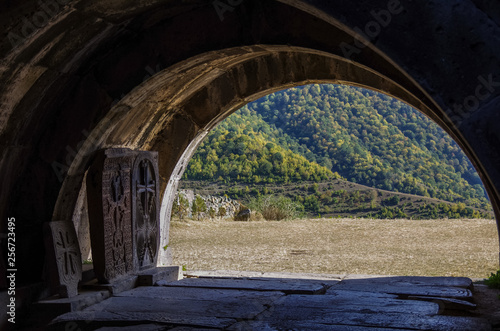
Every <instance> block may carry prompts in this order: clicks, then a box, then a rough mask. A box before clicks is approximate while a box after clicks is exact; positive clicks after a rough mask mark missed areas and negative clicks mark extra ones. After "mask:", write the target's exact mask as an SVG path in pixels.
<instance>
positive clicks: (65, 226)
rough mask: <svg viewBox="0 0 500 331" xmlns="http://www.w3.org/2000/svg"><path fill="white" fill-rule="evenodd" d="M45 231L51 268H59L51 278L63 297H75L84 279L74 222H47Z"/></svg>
mask: <svg viewBox="0 0 500 331" xmlns="http://www.w3.org/2000/svg"><path fill="white" fill-rule="evenodd" d="M45 231H47V232H48V233H46V234H45V237H46V238H47V241H46V243H47V246H46V249H47V252H48V253H49V254H48V257H49V259H48V263H49V268H50V270H57V274H56V273H54V272H53V273H52V274H51V278H52V279H51V280H52V282H53V283H54V284H55V286H57V287H58V292H59V295H60V296H61V297H63V298H71V297H74V296H76V295H78V282H79V281H80V280H81V279H82V257H81V254H80V245H79V244H78V238H77V236H76V231H75V227H74V226H73V223H72V222H62V221H57V222H50V223H47V225H46V227H45Z"/></svg>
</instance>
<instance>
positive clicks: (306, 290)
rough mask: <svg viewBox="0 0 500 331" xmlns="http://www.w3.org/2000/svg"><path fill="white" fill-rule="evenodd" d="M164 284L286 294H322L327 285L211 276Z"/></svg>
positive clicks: (285, 280) (296, 281)
mask: <svg viewBox="0 0 500 331" xmlns="http://www.w3.org/2000/svg"><path fill="white" fill-rule="evenodd" d="M163 286H173V287H198V288H218V289H237V290H252V291H281V292H283V293H286V294H320V293H324V292H325V290H326V286H325V285H323V283H322V281H304V280H295V279H293V280H290V279H272V278H268V279H263V278H260V279H255V278H254V279H246V278H235V279H210V278H185V279H182V280H180V281H177V282H170V283H165V284H164V285H163Z"/></svg>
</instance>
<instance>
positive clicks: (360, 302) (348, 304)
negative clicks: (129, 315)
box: [273, 293, 439, 316]
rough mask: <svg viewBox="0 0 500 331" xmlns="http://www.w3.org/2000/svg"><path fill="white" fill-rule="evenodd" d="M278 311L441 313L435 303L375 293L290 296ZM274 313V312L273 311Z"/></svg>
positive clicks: (281, 302)
mask: <svg viewBox="0 0 500 331" xmlns="http://www.w3.org/2000/svg"><path fill="white" fill-rule="evenodd" d="M275 305H276V307H278V308H276V311H279V310H280V309H285V310H286V309H291V310H293V311H299V310H300V309H301V308H306V309H307V310H309V309H323V310H324V311H328V312H360V311H363V312H365V313H371V314H382V313H400V314H419V315H422V316H424V315H425V316H434V315H437V314H438V313H439V305H438V304H437V303H433V302H426V301H414V300H400V299H393V298H378V297H376V295H373V293H365V296H353V297H350V296H349V295H348V293H346V295H343V296H334V295H290V296H286V297H283V298H281V299H279V300H278V301H276V302H275ZM273 312H274V311H273Z"/></svg>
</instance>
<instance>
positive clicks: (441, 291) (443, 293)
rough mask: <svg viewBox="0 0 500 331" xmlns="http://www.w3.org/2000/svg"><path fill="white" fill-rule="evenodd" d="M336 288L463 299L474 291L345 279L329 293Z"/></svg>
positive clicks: (330, 290) (467, 297)
mask: <svg viewBox="0 0 500 331" xmlns="http://www.w3.org/2000/svg"><path fill="white" fill-rule="evenodd" d="M335 290H349V291H362V292H381V293H389V294H396V295H400V296H429V297H440V298H441V297H445V298H454V299H461V300H472V292H471V291H470V290H468V289H465V288H460V287H446V286H418V285H405V284H403V283H392V284H384V283H376V284H370V283H368V282H357V279H356V280H352V281H350V280H344V281H342V282H340V283H338V284H337V285H335V286H333V287H331V288H330V289H329V290H328V291H327V294H328V293H330V292H333V291H335Z"/></svg>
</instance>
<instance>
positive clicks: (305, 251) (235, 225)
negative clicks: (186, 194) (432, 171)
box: [170, 219, 499, 278]
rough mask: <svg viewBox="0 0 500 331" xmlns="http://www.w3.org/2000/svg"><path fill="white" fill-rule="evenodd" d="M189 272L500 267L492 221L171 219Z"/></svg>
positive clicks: (476, 272)
mask: <svg viewBox="0 0 500 331" xmlns="http://www.w3.org/2000/svg"><path fill="white" fill-rule="evenodd" d="M170 238H171V240H170V247H172V249H173V257H174V264H177V265H183V266H184V267H185V268H186V269H187V270H249V271H260V272H272V271H275V272H302V273H322V274H376V275H408V276H464V277H471V278H484V277H487V276H488V275H489V274H490V273H491V272H496V270H497V269H498V247H499V245H498V235H497V229H496V223H495V221H494V220H477V219H475V220H467V219H463V220H446V219H439V220H418V221H417V220H403V219H399V220H370V219H309V220H294V221H286V222H285V221H282V222H269V221H259V222H234V221H222V220H216V221H208V220H205V221H191V220H189V221H175V220H174V221H172V226H171V233H170Z"/></svg>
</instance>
